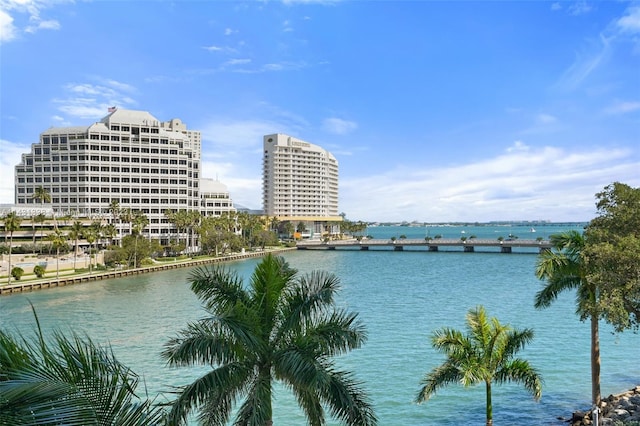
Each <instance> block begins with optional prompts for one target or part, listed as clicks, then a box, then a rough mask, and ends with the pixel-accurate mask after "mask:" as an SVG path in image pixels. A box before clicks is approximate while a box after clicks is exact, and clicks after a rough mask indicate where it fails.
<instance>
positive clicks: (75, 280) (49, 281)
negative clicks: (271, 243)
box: [0, 247, 295, 295]
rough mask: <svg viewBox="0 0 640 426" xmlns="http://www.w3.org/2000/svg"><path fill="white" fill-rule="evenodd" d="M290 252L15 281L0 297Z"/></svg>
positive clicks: (3, 286) (1, 287)
mask: <svg viewBox="0 0 640 426" xmlns="http://www.w3.org/2000/svg"><path fill="white" fill-rule="evenodd" d="M288 250H295V247H282V248H274V249H265V250H260V251H252V252H245V253H233V254H229V255H225V256H218V257H205V258H200V259H185V260H176V261H175V262H158V263H157V264H155V265H151V266H145V267H142V268H133V269H117V270H108V271H94V272H92V273H88V272H87V273H82V274H73V275H66V276H60V277H59V278H58V279H56V278H55V277H53V278H52V277H47V278H43V279H34V280H28V281H13V282H12V283H11V284H10V285H6V284H0V295H3V294H11V293H21V292H25V291H32V290H40V289H45V288H54V287H64V286H68V285H73V284H81V283H86V282H92V281H100V280H106V279H110V278H122V277H128V276H132V275H139V274H146V273H149V272H160V271H167V270H170V269H177V268H186V267H189V266H201V265H207V264H211V263H218V262H231V261H234V260H242V259H248V258H252V257H260V256H264V255H265V254H267V253H280V252H283V251H288ZM61 272H62V271H61Z"/></svg>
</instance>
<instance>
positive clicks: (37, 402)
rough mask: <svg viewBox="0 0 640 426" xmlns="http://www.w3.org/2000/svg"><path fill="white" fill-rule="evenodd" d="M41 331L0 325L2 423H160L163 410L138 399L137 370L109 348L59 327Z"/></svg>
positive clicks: (79, 425) (74, 425) (75, 425)
mask: <svg viewBox="0 0 640 426" xmlns="http://www.w3.org/2000/svg"><path fill="white" fill-rule="evenodd" d="M36 320H37V317H36ZM37 331H38V338H37V339H28V338H26V337H23V336H21V335H18V336H13V335H11V334H8V333H7V332H5V331H4V330H0V377H2V380H0V395H2V398H0V424H3V425H27V424H30V425H35V424H37V425H50V426H53V425H62V424H64V425H68V426H84V425H132V426H133V425H135V426H146V425H157V424H160V421H161V417H162V412H161V411H160V410H159V408H157V407H154V406H153V405H152V402H151V401H148V400H144V401H143V400H139V399H138V397H137V396H136V394H135V390H136V386H137V384H138V376H136V375H135V374H134V373H133V372H132V371H131V370H129V369H128V368H127V367H126V366H124V365H122V364H120V363H119V362H118V361H117V359H116V358H115V357H114V355H113V353H112V352H111V350H110V348H102V347H99V346H97V345H96V344H94V343H93V342H92V341H91V340H90V339H89V338H86V337H85V338H80V337H78V336H77V335H75V334H73V335H72V336H71V337H67V336H66V335H65V334H63V333H60V332H55V333H54V334H53V337H52V338H51V339H50V341H45V340H44V338H43V337H42V332H41V330H40V326H39V324H38V330H37Z"/></svg>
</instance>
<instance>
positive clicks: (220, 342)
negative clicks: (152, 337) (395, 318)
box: [163, 255, 376, 426]
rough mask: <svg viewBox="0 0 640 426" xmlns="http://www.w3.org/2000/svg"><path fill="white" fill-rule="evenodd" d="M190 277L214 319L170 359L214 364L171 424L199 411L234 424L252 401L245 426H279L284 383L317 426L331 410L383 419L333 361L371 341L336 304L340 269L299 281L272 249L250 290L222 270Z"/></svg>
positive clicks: (180, 401) (360, 421)
mask: <svg viewBox="0 0 640 426" xmlns="http://www.w3.org/2000/svg"><path fill="white" fill-rule="evenodd" d="M190 282H191V289H192V290H193V291H194V293H195V294H196V295H197V296H198V297H199V298H200V300H201V301H202V303H203V304H204V307H205V309H206V310H207V312H208V313H209V314H210V316H209V317H207V318H204V319H202V320H200V321H198V322H196V323H191V324H189V326H188V328H187V329H185V330H183V331H182V332H181V333H180V335H179V336H178V337H177V338H174V339H172V340H170V341H169V342H168V343H167V344H166V347H165V351H164V352H163V356H164V358H165V359H167V360H168V363H169V364H170V365H172V366H183V365H186V366H188V365H194V364H204V365H208V364H210V365H213V370H211V371H209V372H207V373H206V374H204V375H203V376H202V377H200V378H198V379H197V380H196V381H195V382H193V383H192V384H190V385H187V386H184V387H183V388H181V389H180V391H179V393H178V397H177V399H176V400H175V401H174V403H173V405H172V409H171V412H170V414H169V423H170V424H173V425H178V424H182V423H184V422H185V419H186V418H187V416H188V415H189V413H190V412H191V410H192V409H194V408H196V407H199V408H200V415H199V419H200V420H201V421H202V423H203V424H207V425H226V424H227V422H228V421H229V418H230V416H231V412H232V410H233V409H234V404H236V402H239V401H242V403H241V405H240V406H239V407H238V408H237V411H236V418H235V422H234V424H235V425H250V426H264V425H271V424H273V416H272V386H273V384H274V382H275V381H279V382H282V383H283V384H284V386H285V387H286V388H288V389H290V390H291V391H292V392H293V393H294V394H295V396H296V398H297V401H298V404H299V405H300V407H301V408H302V410H303V411H304V413H305V415H306V417H307V419H308V422H309V424H310V425H323V424H325V408H324V407H328V409H329V411H330V413H331V414H332V415H333V416H335V417H337V418H338V419H340V420H342V421H343V422H344V423H345V424H347V425H358V426H366V425H373V424H376V417H375V415H374V412H373V408H372V406H371V405H370V404H369V402H368V400H367V399H368V398H367V396H366V394H365V392H364V391H363V390H362V389H360V387H359V385H358V382H356V381H355V380H354V378H353V376H352V375H351V373H349V372H346V371H340V370H339V369H337V368H336V366H335V364H334V362H333V360H332V357H333V356H334V355H339V354H343V353H345V352H347V351H349V350H351V349H354V348H358V347H360V346H361V345H362V343H363V342H364V341H365V338H366V333H365V330H364V327H363V326H362V324H361V323H360V322H359V321H358V320H357V314H353V313H348V312H345V311H342V310H337V309H336V308H335V305H334V296H335V294H336V292H337V291H338V289H339V281H338V279H337V278H336V277H335V276H334V275H332V274H329V273H326V272H314V273H311V274H309V275H306V276H304V277H297V276H296V271H295V270H294V269H291V268H289V266H288V264H287V263H286V262H285V261H284V260H283V259H282V258H280V257H275V256H272V255H267V256H266V257H265V258H264V259H263V260H262V262H261V263H260V264H258V265H257V266H256V269H255V271H254V272H253V275H252V276H251V280H250V283H249V285H248V286H247V287H245V286H244V285H243V283H242V280H241V279H240V278H239V277H238V275H237V274H236V273H234V272H231V271H228V270H225V269H224V268H221V267H219V266H218V267H210V268H199V269H196V270H195V271H194V272H193V273H192V274H191V276H190Z"/></svg>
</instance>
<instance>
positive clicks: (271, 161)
mask: <svg viewBox="0 0 640 426" xmlns="http://www.w3.org/2000/svg"><path fill="white" fill-rule="evenodd" d="M263 144H264V159H263V182H262V194H263V209H264V214H265V215H267V216H275V217H277V218H278V219H279V220H281V221H283V220H289V221H303V222H306V223H309V224H311V223H313V224H314V231H316V232H320V233H324V232H332V230H331V229H328V228H327V223H328V222H336V221H339V220H341V218H340V216H339V214H338V160H337V159H336V158H335V157H334V156H333V154H331V153H330V152H329V151H327V150H326V149H324V148H321V147H319V146H317V145H314V144H311V143H309V142H305V141H303V140H300V139H297V138H294V137H291V136H288V135H284V134H273V135H266V136H264V141H263Z"/></svg>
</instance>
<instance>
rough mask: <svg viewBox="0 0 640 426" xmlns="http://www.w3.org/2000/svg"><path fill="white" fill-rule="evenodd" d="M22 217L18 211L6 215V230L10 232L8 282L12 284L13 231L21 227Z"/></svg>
mask: <svg viewBox="0 0 640 426" xmlns="http://www.w3.org/2000/svg"><path fill="white" fill-rule="evenodd" d="M20 222H22V218H21V217H20V216H18V214H17V213H16V212H11V213H7V214H6V215H5V217H4V232H5V234H6V233H7V232H8V233H9V271H8V272H9V273H8V274H7V275H8V280H9V281H7V284H11V249H12V246H13V233H14V232H15V231H17V230H18V229H20Z"/></svg>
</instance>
